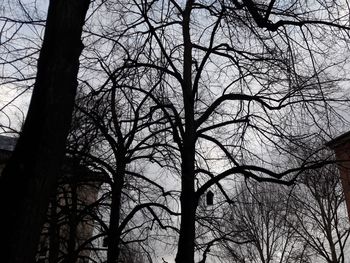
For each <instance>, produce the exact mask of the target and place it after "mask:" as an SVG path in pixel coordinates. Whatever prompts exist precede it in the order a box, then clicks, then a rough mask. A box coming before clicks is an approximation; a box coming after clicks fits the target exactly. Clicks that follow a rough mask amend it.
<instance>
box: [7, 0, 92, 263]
mask: <svg viewBox="0 0 350 263" xmlns="http://www.w3.org/2000/svg"><path fill="white" fill-rule="evenodd" d="M88 6H89V0H74V1H67V0H51V1H50V5H49V10H48V17H47V24H46V30H45V37H44V41H43V46H42V49H41V52H40V57H39V61H38V72H37V77H36V83H35V86H34V90H33V95H32V100H31V104H30V107H29V111H28V115H27V118H26V121H25V124H24V126H23V130H22V134H21V137H20V139H19V141H18V143H17V146H16V149H15V151H14V153H13V156H12V158H11V160H10V161H9V163H8V164H7V166H6V168H5V170H4V171H3V174H2V176H1V177H0V207H1V217H0V218H1V219H0V228H1V235H0V236H1V237H0V238H1V244H2V245H1V246H0V255H1V262H2V263H10V262H11V263H13V262H16V263H20V262H21V263H30V262H34V260H35V254H36V251H37V245H38V241H39V236H40V231H41V227H42V224H43V222H44V220H45V216H46V210H47V207H48V203H49V196H50V193H51V192H53V191H54V188H55V186H56V182H57V177H58V174H59V168H60V166H61V162H62V159H63V156H64V149H65V141H66V137H67V134H68V130H69V126H70V122H71V115H72V110H73V105H74V98H75V93H76V88H77V73H78V69H79V56H80V54H81V51H82V48H83V45H82V43H81V33H82V27H83V25H84V20H85V16H86V12H87V9H88Z"/></svg>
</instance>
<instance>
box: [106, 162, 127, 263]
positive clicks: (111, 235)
mask: <svg viewBox="0 0 350 263" xmlns="http://www.w3.org/2000/svg"><path fill="white" fill-rule="evenodd" d="M122 159H124V158H123V157H120V158H119V162H120V161H121V160H122ZM125 167H126V165H125V164H124V163H123V164H119V165H118V169H117V173H116V174H117V176H116V178H114V182H113V185H112V197H111V198H112V202H111V214H110V218H109V231H108V235H107V241H108V243H107V244H108V249H107V263H116V262H118V258H119V254H120V248H119V244H120V233H121V230H120V229H119V224H120V211H121V196H122V189H123V185H124V177H125Z"/></svg>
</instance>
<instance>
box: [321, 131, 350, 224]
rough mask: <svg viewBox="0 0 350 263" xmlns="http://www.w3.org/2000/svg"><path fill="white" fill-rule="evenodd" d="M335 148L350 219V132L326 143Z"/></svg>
mask: <svg viewBox="0 0 350 263" xmlns="http://www.w3.org/2000/svg"><path fill="white" fill-rule="evenodd" d="M326 145H327V146H328V147H329V148H331V149H332V150H334V153H335V156H336V160H337V164H338V167H339V172H340V178H341V182H342V186H343V191H344V195H345V201H346V207H347V210H348V218H349V219H350V132H347V133H344V134H342V135H340V136H338V137H337V138H335V139H333V140H331V141H330V142H328V143H327V144H326Z"/></svg>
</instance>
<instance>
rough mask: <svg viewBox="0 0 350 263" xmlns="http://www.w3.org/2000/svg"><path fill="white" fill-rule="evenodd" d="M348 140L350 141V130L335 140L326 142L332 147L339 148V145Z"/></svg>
mask: <svg viewBox="0 0 350 263" xmlns="http://www.w3.org/2000/svg"><path fill="white" fill-rule="evenodd" d="M347 142H350V131H348V132H346V133H343V134H341V135H339V136H338V137H336V138H334V139H333V140H330V141H329V142H327V143H326V146H328V147H329V148H331V149H334V148H337V147H338V146H339V145H342V144H344V143H347Z"/></svg>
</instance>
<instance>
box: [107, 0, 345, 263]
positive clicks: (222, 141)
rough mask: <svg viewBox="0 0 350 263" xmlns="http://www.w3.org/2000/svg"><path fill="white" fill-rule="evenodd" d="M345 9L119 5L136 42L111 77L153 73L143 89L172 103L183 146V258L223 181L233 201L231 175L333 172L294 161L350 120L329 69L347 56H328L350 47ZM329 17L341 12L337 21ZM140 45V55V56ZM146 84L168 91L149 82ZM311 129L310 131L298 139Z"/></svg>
mask: <svg viewBox="0 0 350 263" xmlns="http://www.w3.org/2000/svg"><path fill="white" fill-rule="evenodd" d="M344 4H345V3H344ZM343 7H344V8H346V5H344V6H343V5H330V6H328V5H323V4H322V2H317V3H313V4H309V3H306V2H303V1H298V2H296V3H295V1H293V2H283V3H280V2H277V1H269V3H265V2H255V1H248V0H247V1H212V2H210V3H206V2H201V1H186V2H185V3H183V2H180V1H170V2H166V1H161V2H159V1H153V2H143V1H134V2H132V3H123V4H122V5H120V6H118V8H120V12H122V13H124V14H125V15H124V17H123V18H124V20H122V21H123V22H124V23H125V24H124V26H122V27H121V29H120V30H124V31H123V32H124V33H125V37H119V38H118V41H116V42H115V45H119V46H121V47H123V50H124V54H123V53H122V54H121V55H120V57H123V59H124V61H125V66H124V67H123V68H117V69H115V70H114V71H113V72H111V73H112V74H111V75H115V76H120V75H121V72H122V71H123V70H128V69H134V68H138V69H147V74H145V75H144V76H142V77H143V81H141V82H140V83H141V84H143V86H142V87H143V90H148V91H150V87H152V92H153V94H158V95H159V96H160V97H161V98H162V100H161V104H159V105H158V107H160V108H161V109H162V111H163V112H164V114H165V116H166V117H167V121H168V123H169V125H170V127H171V129H172V135H171V136H172V140H173V144H174V145H175V146H176V147H175V149H178V150H177V151H178V154H177V155H178V156H179V163H178V167H177V169H176V171H177V172H178V174H179V177H180V179H181V183H180V184H181V197H180V204H181V225H180V235H179V241H178V251H177V256H176V262H178V263H180V262H186V263H187V262H188V263H190V262H194V255H195V248H196V212H197V209H198V204H199V200H200V199H201V197H202V196H203V195H204V194H205V193H206V192H207V190H209V188H210V187H212V186H213V185H216V186H217V187H218V188H219V189H221V190H220V191H221V193H222V195H223V196H224V197H225V198H227V197H228V195H227V194H226V193H225V190H224V188H223V187H222V185H221V183H220V182H222V181H223V180H224V179H225V180H229V179H233V178H234V177H236V176H237V175H243V176H245V177H250V178H253V179H256V180H258V181H269V182H276V183H282V184H292V182H293V181H294V180H295V178H296V177H297V175H298V174H299V173H300V172H301V171H302V170H308V169H314V168H316V167H319V166H322V165H323V162H322V161H315V160H314V159H311V158H306V159H303V160H304V161H303V162H302V163H301V164H298V165H297V166H295V167H292V168H289V167H287V166H285V165H284V161H285V160H286V159H287V158H286V156H287V155H288V154H289V148H288V147H285V145H286V144H287V142H288V143H289V142H291V143H293V144H295V145H296V147H297V146H298V140H299V139H300V138H311V137H313V136H314V135H316V134H318V133H325V134H327V135H329V133H331V132H332V131H333V129H334V126H333V125H334V124H335V121H336V120H337V121H341V118H340V119H339V118H338V117H337V116H338V115H337V113H336V111H335V108H334V107H333V106H335V105H338V106H339V107H344V106H345V105H346V104H345V103H346V101H347V98H346V97H341V96H338V95H339V94H340V93H338V91H340V90H341V89H340V86H339V85H338V84H339V83H340V82H341V81H342V80H343V77H339V76H340V75H338V76H336V77H333V76H332V74H331V71H330V70H329V69H330V68H331V67H333V68H334V69H335V68H338V66H341V65H343V63H344V62H345V60H344V57H341V56H332V61H331V60H329V59H328V55H327V54H339V53H336V49H339V50H340V49H341V50H344V51H346V50H347V49H346V44H345V43H344V42H342V37H340V38H338V40H337V42H336V39H337V38H336V34H335V33H337V34H339V35H341V36H345V35H347V30H348V29H349V28H348V22H347V21H345V20H344V19H342V18H341V15H340V13H341V12H340V11H339V10H341V9H342V8H343ZM337 11H338V12H337ZM323 13H326V14H329V17H328V18H327V20H324V18H323V16H321V14H323ZM127 14H130V16H127ZM336 14H339V16H337V18H336V19H334V18H331V17H332V16H333V15H336ZM110 28H112V30H111V31H113V30H114V28H113V27H110ZM107 35H111V36H115V35H113V32H112V33H111V32H109V33H108V32H107ZM130 41H132V43H133V45H134V49H133V50H137V55H135V54H134V53H133V52H132V51H130ZM343 54H344V53H343ZM320 61H323V62H322V63H320ZM339 69H340V70H341V67H339ZM339 72H341V71H339ZM146 78H147V79H151V80H153V83H156V84H157V86H156V87H155V86H154V85H151V86H150V85H147V83H148V82H147V81H146ZM321 112H322V114H321ZM323 116H325V117H323ZM300 120H302V121H303V123H300V124H299V125H296V123H297V122H300ZM299 129H302V130H303V131H304V133H303V134H300V133H297V131H298V130H299ZM294 157H295V158H299V157H300V156H294ZM287 175H289V176H288V177H287ZM283 178H286V179H285V180H283ZM228 199H229V198H228Z"/></svg>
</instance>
